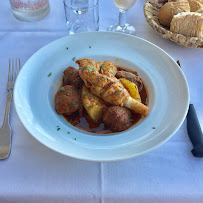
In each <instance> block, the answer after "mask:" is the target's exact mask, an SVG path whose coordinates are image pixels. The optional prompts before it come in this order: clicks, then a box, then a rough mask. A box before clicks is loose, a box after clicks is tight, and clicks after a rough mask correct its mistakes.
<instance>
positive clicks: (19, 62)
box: [18, 58, 21, 71]
mask: <svg viewBox="0 0 203 203" xmlns="http://www.w3.org/2000/svg"><path fill="white" fill-rule="evenodd" d="M18 60H19V71H20V69H21V67H20V58H19V59H18Z"/></svg>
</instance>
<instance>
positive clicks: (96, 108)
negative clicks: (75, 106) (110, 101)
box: [81, 86, 107, 121]
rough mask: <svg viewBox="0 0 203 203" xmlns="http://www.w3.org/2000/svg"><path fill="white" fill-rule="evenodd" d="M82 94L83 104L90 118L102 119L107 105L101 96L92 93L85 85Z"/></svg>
mask: <svg viewBox="0 0 203 203" xmlns="http://www.w3.org/2000/svg"><path fill="white" fill-rule="evenodd" d="M81 94H82V95H81V97H82V102H83V106H84V107H85V109H86V111H87V113H88V115H89V116H90V118H92V120H94V121H98V120H100V119H101V117H102V115H103V113H104V111H105V110H106V108H107V106H106V105H105V104H104V103H102V102H101V101H100V99H99V97H97V96H96V95H94V94H92V93H91V92H90V91H89V90H88V89H87V88H86V87H85V86H83V88H82V93H81Z"/></svg>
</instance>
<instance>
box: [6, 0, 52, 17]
mask: <svg viewBox="0 0 203 203" xmlns="http://www.w3.org/2000/svg"><path fill="white" fill-rule="evenodd" d="M10 4H11V8H12V10H13V15H14V16H15V17H16V18H17V19H18V20H23V21H35V20H40V19H42V18H44V17H45V16H47V15H48V13H49V10H50V8H49V0H10Z"/></svg>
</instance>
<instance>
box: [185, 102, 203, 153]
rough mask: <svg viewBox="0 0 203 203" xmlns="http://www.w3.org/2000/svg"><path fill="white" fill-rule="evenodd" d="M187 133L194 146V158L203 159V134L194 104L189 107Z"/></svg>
mask: <svg viewBox="0 0 203 203" xmlns="http://www.w3.org/2000/svg"><path fill="white" fill-rule="evenodd" d="M187 132H188V135H189V138H190V140H191V142H192V145H193V149H192V151H191V152H192V154H193V156H195V157H203V134H202V130H201V126H200V124H199V121H198V118H197V114H196V111H195V108H194V105H193V104H190V105H189V110H188V114H187Z"/></svg>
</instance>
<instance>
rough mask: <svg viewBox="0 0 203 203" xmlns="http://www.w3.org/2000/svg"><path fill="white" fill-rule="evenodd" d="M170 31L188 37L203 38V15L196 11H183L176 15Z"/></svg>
mask: <svg viewBox="0 0 203 203" xmlns="http://www.w3.org/2000/svg"><path fill="white" fill-rule="evenodd" d="M170 31H171V32H173V33H176V34H182V35H185V36H186V37H200V38H203V15H202V14H201V13H195V12H183V13H179V14H177V15H175V16H174V17H173V19H172V21H171V26H170Z"/></svg>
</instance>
